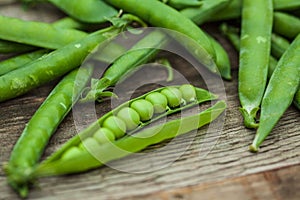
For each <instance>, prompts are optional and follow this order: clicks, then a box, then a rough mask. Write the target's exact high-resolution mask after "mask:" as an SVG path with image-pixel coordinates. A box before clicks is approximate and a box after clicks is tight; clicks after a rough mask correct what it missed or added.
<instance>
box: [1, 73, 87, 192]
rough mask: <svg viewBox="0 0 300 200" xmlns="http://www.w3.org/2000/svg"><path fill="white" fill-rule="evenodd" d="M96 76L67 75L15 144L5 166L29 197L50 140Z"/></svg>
mask: <svg viewBox="0 0 300 200" xmlns="http://www.w3.org/2000/svg"><path fill="white" fill-rule="evenodd" d="M91 74H92V68H91V67H90V68H81V69H80V70H78V69H76V70H74V71H72V72H71V73H69V74H68V75H66V76H65V77H64V78H63V79H62V80H61V81H60V82H59V83H58V85H57V86H56V87H55V88H54V89H53V90H52V92H51V93H50V94H49V96H48V97H47V99H46V100H45V101H44V102H43V104H42V105H41V106H40V107H39V108H38V110H37V111H36V112H35V113H34V115H33V116H32V118H31V119H30V121H29V122H28V124H27V125H26V127H25V129H24V130H23V132H22V134H21V136H20V138H19V139H18V141H17V143H16V144H15V146H14V148H13V150H12V152H11V156H10V159H9V162H8V164H7V165H5V172H6V174H7V176H8V183H9V184H10V185H11V186H12V187H13V189H15V190H16V191H17V192H18V193H19V194H20V196H21V197H26V196H27V193H28V184H29V182H30V181H31V178H30V176H29V174H30V173H31V172H32V170H33V168H34V167H35V165H36V164H37V162H38V160H39V159H40V157H41V155H42V153H43V150H44V148H45V146H46V145H47V143H48V141H49V139H50V137H51V136H52V134H53V133H54V132H55V130H56V129H57V127H58V125H59V124H60V123H61V121H62V120H63V119H64V118H65V116H66V115H67V114H68V113H69V111H70V110H71V108H72V106H73V104H74V103H75V102H76V101H77V99H78V98H79V96H80V93H81V91H82V90H83V88H84V87H85V85H86V83H87V81H88V80H89V78H90V76H91Z"/></svg>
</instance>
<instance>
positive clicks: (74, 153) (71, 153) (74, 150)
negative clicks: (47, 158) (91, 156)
mask: <svg viewBox="0 0 300 200" xmlns="http://www.w3.org/2000/svg"><path fill="white" fill-rule="evenodd" d="M81 152H82V149H80V148H79V147H71V148H70V149H68V150H67V151H66V152H65V153H64V154H63V155H62V156H61V159H62V160H68V159H70V158H74V157H76V156H78V155H80V154H81Z"/></svg>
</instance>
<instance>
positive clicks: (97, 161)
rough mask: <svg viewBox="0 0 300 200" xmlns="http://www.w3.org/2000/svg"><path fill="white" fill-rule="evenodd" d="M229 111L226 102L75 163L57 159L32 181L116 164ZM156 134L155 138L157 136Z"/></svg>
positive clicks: (100, 149)
mask: <svg viewBox="0 0 300 200" xmlns="http://www.w3.org/2000/svg"><path fill="white" fill-rule="evenodd" d="M225 108H226V103H225V102H224V101H219V102H217V103H216V104H215V105H213V106H212V107H210V108H208V109H207V110H204V111H202V112H200V113H198V114H196V115H192V116H188V117H183V118H181V119H176V120H171V121H169V122H166V123H165V124H160V125H157V126H154V127H150V128H147V129H142V130H141V131H138V132H136V133H135V135H134V136H130V135H128V136H126V137H123V138H121V139H120V140H116V141H113V142H111V143H106V144H104V145H95V146H89V147H88V149H89V152H88V151H82V152H81V154H80V155H77V156H76V157H73V158H72V159H68V160H62V159H60V158H57V159H55V160H51V161H50V162H49V160H48V162H47V161H46V162H43V163H41V164H40V165H39V166H38V167H37V168H36V170H35V171H34V172H33V174H32V176H33V177H36V178H37V177H44V176H57V175H63V174H71V173H78V172H84V171H87V170H90V169H93V168H97V167H100V166H102V165H103V164H105V163H107V162H109V161H112V160H116V159H119V158H122V157H125V156H127V155H130V154H132V153H135V152H139V151H141V150H143V149H145V148H146V147H148V146H150V145H153V144H157V143H160V142H162V141H164V140H167V139H171V138H174V137H176V136H179V135H182V134H185V133H188V132H190V131H192V130H195V129H198V128H200V127H202V126H204V125H206V124H209V123H210V122H212V121H213V120H214V119H216V118H217V117H218V116H219V115H220V114H221V113H223V111H224V110H225ZM154 133H155V134H154Z"/></svg>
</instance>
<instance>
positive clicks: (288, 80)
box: [250, 34, 300, 152]
mask: <svg viewBox="0 0 300 200" xmlns="http://www.w3.org/2000/svg"><path fill="white" fill-rule="evenodd" d="M299 51H300V34H299V35H298V36H297V38H296V39H295V40H294V41H293V42H292V44H291V45H290V47H289V48H288V49H287V51H286V52H285V53H284V54H283V56H282V57H281V58H280V60H279V62H278V65H277V67H276V69H275V71H274V72H273V74H272V76H271V78H270V81H269V83H268V86H267V88H266V92H265V94H264V97H263V99H262V105H261V113H260V122H259V127H258V129H257V132H256V135H255V138H254V140H253V143H252V145H251V146H250V150H251V151H254V152H256V151H258V149H259V146H260V144H261V143H262V142H263V141H264V140H265V138H266V137H267V136H268V135H269V133H270V132H271V131H272V129H273V128H274V126H275V125H276V124H277V122H278V120H279V119H280V118H281V116H282V115H283V114H284V112H285V111H286V109H287V108H288V107H289V106H290V104H291V103H292V101H293V98H294V95H295V93H296V91H297V90H298V87H299V83H300V54H299Z"/></svg>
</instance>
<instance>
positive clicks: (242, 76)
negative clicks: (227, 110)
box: [238, 0, 273, 128]
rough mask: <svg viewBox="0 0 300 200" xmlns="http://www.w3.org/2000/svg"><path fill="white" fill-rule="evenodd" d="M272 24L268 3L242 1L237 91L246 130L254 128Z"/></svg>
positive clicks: (270, 9)
mask: <svg viewBox="0 0 300 200" xmlns="http://www.w3.org/2000/svg"><path fill="white" fill-rule="evenodd" d="M257 18H258V19H260V20H256V19H257ZM272 20H273V3H272V0H266V1H260V0H257V1H256V0H244V1H243V13H242V25H241V44H240V45H241V46H240V57H239V85H238V90H239V99H240V103H241V108H240V111H241V114H242V116H243V118H244V125H245V126H246V127H247V128H257V126H258V124H257V123H256V117H257V116H256V115H257V111H258V110H259V107H260V104H261V100H262V97H263V94H264V91H265V86H266V83H267V75H268V64H269V57H270V49H271V33H272ZM253 27H257V28H255V29H253Z"/></svg>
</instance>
